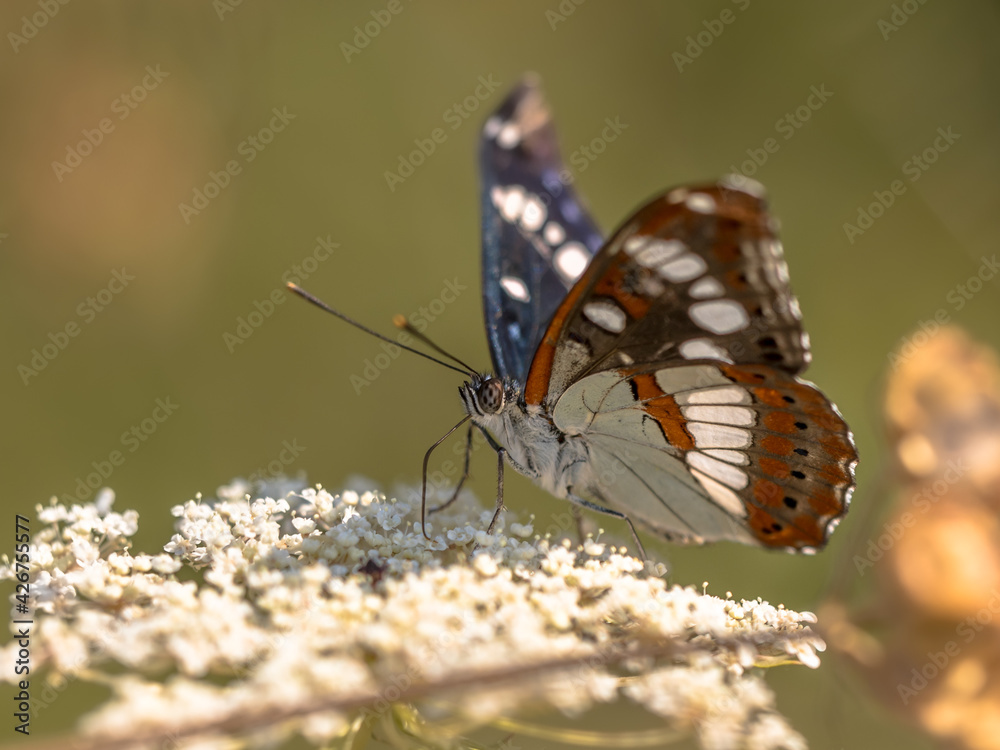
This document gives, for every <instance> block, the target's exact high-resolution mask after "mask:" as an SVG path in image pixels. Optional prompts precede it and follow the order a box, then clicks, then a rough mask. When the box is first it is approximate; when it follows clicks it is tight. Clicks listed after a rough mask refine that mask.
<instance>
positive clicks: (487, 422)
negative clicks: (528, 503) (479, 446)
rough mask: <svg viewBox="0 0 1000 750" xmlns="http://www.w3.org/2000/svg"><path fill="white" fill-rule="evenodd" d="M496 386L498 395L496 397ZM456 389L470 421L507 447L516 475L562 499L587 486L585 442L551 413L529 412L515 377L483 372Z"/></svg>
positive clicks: (509, 459)
mask: <svg viewBox="0 0 1000 750" xmlns="http://www.w3.org/2000/svg"><path fill="white" fill-rule="evenodd" d="M490 384H498V385H499V388H496V387H491V385H490ZM500 388H502V389H503V395H502V398H498V397H497V394H498V393H499V389H500ZM460 392H461V396H462V404H463V406H464V407H465V411H466V413H467V414H468V415H469V416H470V417H471V418H472V421H473V423H474V424H475V425H476V426H477V427H479V428H480V429H483V430H486V431H487V432H488V433H489V434H490V435H492V436H493V437H494V438H495V439H496V441H497V442H498V443H499V444H500V445H501V446H502V447H503V448H504V449H505V450H506V459H507V461H509V462H510V464H511V466H513V467H514V469H515V470H516V471H517V472H518V473H519V474H523V475H524V476H526V477H528V478H529V479H531V480H533V481H534V482H535V483H537V484H538V485H539V486H540V487H542V488H543V489H544V490H545V491H546V492H549V493H550V494H552V495H555V496H556V497H558V498H563V499H565V498H566V497H568V496H569V495H570V494H571V492H572V489H573V487H574V486H576V487H581V486H583V485H584V484H586V477H585V476H584V474H585V473H586V470H587V467H588V466H589V461H588V458H589V457H588V454H587V446H586V443H585V442H583V441H582V440H580V439H579V438H577V437H575V436H573V435H569V434H567V433H565V432H564V431H561V430H559V429H558V428H557V427H556V425H555V424H554V423H553V422H552V419H551V417H550V416H549V415H547V414H544V413H540V412H537V411H536V412H535V413H530V412H529V411H528V409H527V407H526V405H525V404H524V402H523V400H522V399H521V393H520V389H519V387H518V385H517V383H516V382H515V381H514V380H513V379H511V378H506V379H504V380H499V379H496V378H494V377H493V376H491V375H484V376H480V377H479V378H476V379H474V380H473V381H471V382H469V383H466V384H465V385H464V386H462V388H461V389H460Z"/></svg>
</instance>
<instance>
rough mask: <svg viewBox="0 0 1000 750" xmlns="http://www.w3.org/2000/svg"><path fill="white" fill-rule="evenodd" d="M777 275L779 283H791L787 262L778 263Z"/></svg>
mask: <svg viewBox="0 0 1000 750" xmlns="http://www.w3.org/2000/svg"><path fill="white" fill-rule="evenodd" d="M775 273H776V274H777V275H778V281H780V282H781V283H782V284H787V283H788V281H789V278H790V277H789V275H788V264H787V263H785V261H783V260H782V261H778V265H777V266H776V267H775Z"/></svg>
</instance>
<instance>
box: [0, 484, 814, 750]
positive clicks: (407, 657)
mask: <svg viewBox="0 0 1000 750" xmlns="http://www.w3.org/2000/svg"><path fill="white" fill-rule="evenodd" d="M246 489H247V487H246V485H241V484H237V485H235V486H232V487H226V488H220V491H219V497H218V498H217V499H215V500H212V501H208V500H203V499H201V498H199V499H197V500H193V501H190V502H188V503H186V504H185V505H183V506H178V507H175V508H174V509H173V513H174V515H175V516H177V518H178V522H177V533H176V534H175V535H174V536H173V538H172V539H171V540H170V542H169V543H168V544H166V545H165V547H164V550H165V551H164V552H163V553H160V554H156V555H148V554H138V553H134V552H133V551H132V550H131V549H130V537H131V536H132V535H134V534H135V533H136V531H137V528H138V515H137V514H136V513H135V511H126V512H124V513H117V512H113V511H112V508H111V505H112V502H113V496H112V495H111V494H110V492H109V491H105V493H104V494H102V495H101V496H100V497H99V498H98V500H97V501H95V502H94V503H91V504H88V505H82V506H80V505H74V506H72V507H66V506H64V505H60V504H55V503H54V504H52V505H50V506H46V507H41V506H40V507H39V520H40V521H41V522H42V523H43V524H45V526H44V528H43V529H42V530H41V531H39V532H37V533H36V534H35V536H34V538H33V540H32V543H31V559H32V571H31V581H32V582H31V587H32V594H33V603H34V606H35V608H36V612H37V618H36V619H37V621H38V626H37V630H36V632H35V635H34V636H33V652H34V655H33V658H34V659H35V661H34V663H33V665H32V670H33V673H36V674H37V673H38V670H41V669H42V668H45V669H47V670H48V672H49V674H50V676H51V675H57V676H60V677H62V678H64V679H79V680H85V681H92V682H100V683H102V684H104V685H106V686H108V687H110V688H111V690H112V697H111V698H110V699H109V700H108V701H107V702H106V703H105V704H104V705H103V706H101V707H100V708H98V709H97V710H96V711H94V712H92V713H91V714H90V715H88V716H87V717H85V720H84V722H83V727H82V730H83V737H82V738H77V740H75V742H76V741H79V740H81V739H82V740H84V741H85V742H86V741H90V742H92V743H93V745H92V746H93V747H100V746H103V745H104V744H106V743H107V742H109V740H111V739H117V740H121V739H122V738H125V739H126V740H128V739H129V738H131V740H132V741H133V743H134V746H139V745H140V743H142V742H144V741H145V742H151V741H153V740H156V739H162V738H164V737H168V738H171V739H172V741H174V742H176V743H177V744H178V745H180V746H186V743H190V745H191V746H195V745H196V746H197V747H199V748H215V747H219V748H221V747H233V746H253V745H263V744H267V743H273V742H275V741H276V740H280V739H282V738H284V737H286V736H290V735H292V734H299V735H302V736H304V737H305V738H306V739H307V740H308V741H310V742H312V743H315V744H317V745H321V744H323V743H328V742H330V741H332V740H334V739H335V738H341V741H342V742H343V743H344V746H349V745H350V742H349V741H347V740H348V739H350V738H351V737H353V736H354V735H356V734H358V733H363V732H367V733H368V735H371V734H373V733H374V735H375V736H378V737H380V739H382V740H383V741H387V742H390V743H392V744H394V745H396V746H400V747H425V746H430V745H436V744H437V743H441V744H450V746H452V747H461V744H460V743H459V742H458V740H457V739H456V737H458V736H459V735H460V734H462V733H464V732H469V731H473V730H475V729H476V728H477V727H482V726H484V725H488V724H491V723H497V722H500V721H501V720H504V719H505V718H510V717H514V716H521V717H523V716H525V715H528V714H538V713H539V712H540V711H541V710H544V709H546V708H554V709H558V710H560V711H562V712H565V713H569V714H578V713H580V712H583V711H585V710H586V709H588V708H589V707H590V706H592V705H593V704H595V703H603V702H610V701H614V700H616V699H620V698H623V697H624V698H627V699H630V700H632V701H635V702H636V703H638V704H641V705H642V706H644V707H645V708H647V709H648V710H649V711H650V712H651V713H652V714H654V715H656V716H659V717H662V719H663V720H664V722H663V726H664V727H665V728H669V729H670V730H671V731H677V730H680V731H684V732H693V733H695V734H696V735H697V736H698V738H699V739H700V742H701V743H702V745H703V746H704V747H707V748H743V747H746V748H755V749H758V748H759V749H761V750H763V749H764V748H788V749H792V748H796V749H797V748H804V747H805V743H804V742H803V740H802V738H801V737H800V736H799V735H798V734H796V733H795V732H794V731H793V730H791V729H790V728H789V726H788V725H787V723H786V722H785V720H784V719H783V717H781V716H780V715H779V714H778V713H776V712H775V710H774V701H773V695H772V694H771V692H770V690H769V689H768V688H767V687H766V686H765V685H764V683H763V681H762V679H761V677H760V676H759V674H758V673H757V672H756V671H750V668H752V667H759V666H771V665H775V664H780V663H793V662H794V663H801V664H805V665H807V666H811V667H814V666H817V665H818V658H817V656H816V651H817V650H822V648H823V644H822V642H821V641H820V640H819V639H818V638H817V637H816V636H815V635H814V634H813V633H812V632H811V631H810V630H809V627H808V623H810V622H813V621H814V618H813V616H812V615H811V614H809V613H796V612H792V611H789V610H786V609H783V608H781V607H773V606H771V605H769V604H767V603H766V602H762V601H759V600H758V601H742V602H736V601H733V600H731V599H720V598H717V597H714V596H708V595H705V594H703V593H701V592H700V591H697V590H694V589H692V588H682V587H677V586H674V587H670V586H669V585H668V584H666V583H665V582H664V580H663V578H662V577H659V575H658V574H662V572H663V568H662V566H659V567H657V566H653V565H651V564H649V563H646V564H643V563H642V562H641V561H639V560H637V559H636V558H634V557H631V556H629V555H627V554H624V553H623V551H621V550H618V549H616V548H615V547H613V546H610V545H608V544H605V543H601V542H600V541H598V540H594V539H588V540H586V542H585V543H584V544H583V545H581V546H580V547H578V548H572V547H571V545H570V544H569V543H568V542H563V543H557V542H555V541H553V540H551V539H549V538H539V537H538V536H537V535H535V534H534V532H533V530H532V527H531V525H530V524H516V523H511V524H509V529H510V531H509V533H507V532H505V530H504V526H503V524H502V523H501V524H500V525H499V526H498V530H497V531H496V532H495V533H493V534H486V533H485V531H484V529H485V528H486V525H487V524H488V521H489V518H490V516H491V514H492V511H484V510H483V509H482V508H481V507H479V506H477V505H475V504H474V502H473V501H471V500H470V499H469V498H468V497H463V498H462V500H461V501H459V502H457V503H455V504H454V505H452V506H450V507H449V508H447V509H446V510H444V511H442V512H440V513H438V514H436V515H434V516H432V518H433V527H434V528H435V531H434V533H433V536H432V541H428V540H427V539H425V537H424V535H423V533H422V531H421V528H420V524H419V499H418V500H417V501H416V502H413V501H409V500H403V499H400V500H393V499H387V498H386V497H385V496H384V495H382V494H380V493H375V492H365V493H363V494H359V493H357V492H354V491H345V492H343V493H341V494H339V495H333V494H330V493H329V492H327V491H326V490H323V489H321V488H317V489H302V490H300V491H298V492H291V493H289V494H288V495H287V496H286V497H284V498H283V499H272V498H270V497H257V498H252V497H251V496H250V495H244V494H243V492H244V491H245V490H246ZM407 494H411V493H407ZM437 529H447V531H437ZM10 577H11V570H10V567H9V564H7V565H4V566H2V567H0V578H10ZM8 648H10V647H8ZM10 658H11V657H10V654H9V653H3V652H0V660H5V661H6V660H9V659H10ZM8 671H9V670H8ZM407 717H408V718H407ZM651 721H652V720H651ZM652 723H653V724H657V723H658V722H656V721H652ZM87 738H89V739H87ZM345 738H346V739H345ZM234 743H235V744H234ZM407 743H409V744H407ZM79 746H80V747H87V745H86V744H83V745H79ZM117 746H129V743H128V742H126V743H125V745H117Z"/></svg>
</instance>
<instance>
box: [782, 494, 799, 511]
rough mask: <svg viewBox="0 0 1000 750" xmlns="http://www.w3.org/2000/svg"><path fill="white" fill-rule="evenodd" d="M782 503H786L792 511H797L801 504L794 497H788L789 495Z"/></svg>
mask: <svg viewBox="0 0 1000 750" xmlns="http://www.w3.org/2000/svg"><path fill="white" fill-rule="evenodd" d="M782 502H784V504H785V506H786V507H788V508H791V509H792V510H795V508H797V507H798V504H799V501H798V500H796V499H795V498H794V497H788V496H787V495H786V496H785V499H784V500H783V501H782Z"/></svg>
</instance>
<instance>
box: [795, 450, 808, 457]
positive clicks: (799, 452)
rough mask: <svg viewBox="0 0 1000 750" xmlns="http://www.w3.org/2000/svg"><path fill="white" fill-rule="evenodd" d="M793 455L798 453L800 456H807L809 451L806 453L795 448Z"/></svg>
mask: <svg viewBox="0 0 1000 750" xmlns="http://www.w3.org/2000/svg"><path fill="white" fill-rule="evenodd" d="M795 453H798V454H799V455H800V456H808V455H809V451H807V450H806V449H805V448H795Z"/></svg>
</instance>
